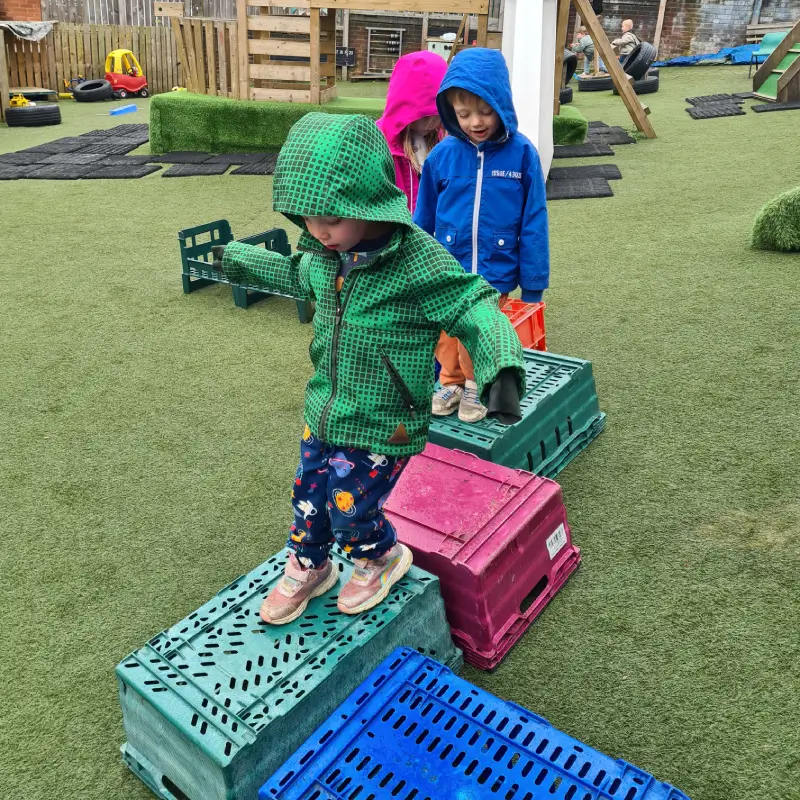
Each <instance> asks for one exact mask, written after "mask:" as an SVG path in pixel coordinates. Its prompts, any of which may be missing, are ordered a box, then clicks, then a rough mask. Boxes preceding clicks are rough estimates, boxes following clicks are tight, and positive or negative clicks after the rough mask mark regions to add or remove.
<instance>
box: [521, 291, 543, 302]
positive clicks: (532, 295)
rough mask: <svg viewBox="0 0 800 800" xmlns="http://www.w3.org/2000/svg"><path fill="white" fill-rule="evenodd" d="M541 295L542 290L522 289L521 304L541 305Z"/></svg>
mask: <svg viewBox="0 0 800 800" xmlns="http://www.w3.org/2000/svg"><path fill="white" fill-rule="evenodd" d="M543 294H544V290H543V289H523V290H522V302H523V303H541V302H542V295H543Z"/></svg>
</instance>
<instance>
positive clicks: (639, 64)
mask: <svg viewBox="0 0 800 800" xmlns="http://www.w3.org/2000/svg"><path fill="white" fill-rule="evenodd" d="M655 60H656V49H655V47H653V45H651V44H650V43H649V42H639V44H637V45H636V47H634V48H633V50H631V52H630V53H628V55H627V57H626V58H625V60H624V61H623V62H622V70H623V72H625V73H626V74H627V75H630V76H631V78H633V79H634V80H635V81H638V80H639V78H643V77H644V76H645V75H646V74H647V68H648V67H649V66H650V65H651V64H652V63H653V62H654V61H655Z"/></svg>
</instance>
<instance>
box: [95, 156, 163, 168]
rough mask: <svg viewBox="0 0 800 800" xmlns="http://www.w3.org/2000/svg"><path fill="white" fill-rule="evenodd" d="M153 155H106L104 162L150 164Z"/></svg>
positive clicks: (105, 163) (104, 163)
mask: <svg viewBox="0 0 800 800" xmlns="http://www.w3.org/2000/svg"><path fill="white" fill-rule="evenodd" d="M151 158H152V156H147V155H144V156H124V155H123V156H105V158H103V161H102V164H103V165H104V166H105V165H111V164H128V165H132V164H149V163H150V159H151Z"/></svg>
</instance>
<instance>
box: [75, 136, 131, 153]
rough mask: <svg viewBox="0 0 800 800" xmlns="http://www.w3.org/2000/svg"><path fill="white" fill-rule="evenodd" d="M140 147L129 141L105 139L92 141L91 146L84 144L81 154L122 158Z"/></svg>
mask: <svg viewBox="0 0 800 800" xmlns="http://www.w3.org/2000/svg"><path fill="white" fill-rule="evenodd" d="M138 146H139V145H138V144H136V142H131V141H129V140H127V139H118V138H114V139H111V138H104V139H94V140H90V141H89V144H86V142H83V143H82V144H81V147H80V151H81V153H95V154H97V155H103V156H121V155H125V153H130V151H131V150H135V149H136V148H137V147H138Z"/></svg>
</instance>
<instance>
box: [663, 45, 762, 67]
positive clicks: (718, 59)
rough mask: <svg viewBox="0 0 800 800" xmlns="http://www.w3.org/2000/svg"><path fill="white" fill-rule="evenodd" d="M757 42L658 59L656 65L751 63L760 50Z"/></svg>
mask: <svg viewBox="0 0 800 800" xmlns="http://www.w3.org/2000/svg"><path fill="white" fill-rule="evenodd" d="M758 48H759V45H757V44H743V45H741V47H723V48H722V50H720V51H718V52H716V53H703V54H702V55H696V56H677V57H676V58H670V59H669V60H668V61H656V62H655V63H654V64H653V66H654V67H690V66H693V65H695V64H706V65H713V64H749V63H750V56H751V55H752V54H753V53H754V52H755V51H756V50H758Z"/></svg>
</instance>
